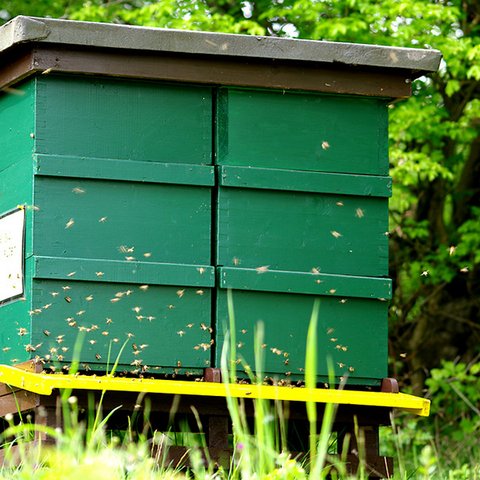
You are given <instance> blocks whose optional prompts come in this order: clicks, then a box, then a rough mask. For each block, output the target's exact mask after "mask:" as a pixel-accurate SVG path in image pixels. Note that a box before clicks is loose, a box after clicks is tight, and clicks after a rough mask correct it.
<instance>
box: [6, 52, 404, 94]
mask: <svg viewBox="0 0 480 480" xmlns="http://www.w3.org/2000/svg"><path fill="white" fill-rule="evenodd" d="M27 55H28V57H27V59H26V61H23V62H20V64H19V65H18V66H16V65H15V64H14V63H8V62H5V63H4V64H3V68H2V66H0V88H1V87H4V86H5V85H10V84H11V83H12V82H14V81H16V80H18V79H21V78H24V77H26V76H29V75H33V74H35V73H37V72H44V71H54V72H63V73H75V74H90V75H91V74H94V75H102V76H111V77H124V78H132V79H154V80H161V81H173V82H190V83H194V84H207V85H214V86H217V85H233V86H247V87H261V88H277V89H286V90H292V89H293V90H305V91H315V92H327V93H341V94H356V95H366V96H380V97H388V98H406V97H409V96H410V95H411V81H410V79H411V77H412V74H411V72H408V71H400V72H398V73H387V72H385V71H381V70H378V69H366V70H361V69H358V68H357V69H353V70H345V69H342V68H336V67H333V66H330V67H328V66H318V65H312V64H309V63H303V64H299V63H298V62H282V61H272V60H270V61H265V62H258V61H254V60H251V59H238V58H237V59H229V58H228V57H223V58H211V57H209V56H204V57H203V58H199V56H198V55H181V56H178V55H177V56H175V55H168V54H153V55H152V54H148V53H145V52H143V53H142V52H135V55H132V53H131V52H128V51H127V52H123V51H116V52H114V51H112V50H110V49H109V50H106V49H101V48H98V49H95V50H94V51H93V50H91V49H89V50H82V49H78V48H77V49H70V50H68V49H62V48H58V47H54V46H47V45H37V46H36V47H35V48H34V49H32V50H31V51H27Z"/></svg>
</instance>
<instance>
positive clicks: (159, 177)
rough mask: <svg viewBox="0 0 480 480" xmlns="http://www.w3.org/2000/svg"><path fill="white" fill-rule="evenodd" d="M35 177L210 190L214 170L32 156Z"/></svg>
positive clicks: (73, 157) (196, 166)
mask: <svg viewBox="0 0 480 480" xmlns="http://www.w3.org/2000/svg"><path fill="white" fill-rule="evenodd" d="M35 158H36V168H35V174H36V175H47V176H54V177H72V178H93V179H105V180H124V181H133V182H147V183H172V184H178V185H200V186H212V185H214V183H215V176H214V167H213V166H210V165H194V164H184V163H157V162H152V161H133V160H118V159H106V158H90V157H76V156H68V155H35Z"/></svg>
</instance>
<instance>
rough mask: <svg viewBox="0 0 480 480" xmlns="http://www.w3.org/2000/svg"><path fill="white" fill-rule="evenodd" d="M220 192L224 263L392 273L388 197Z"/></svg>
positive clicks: (220, 261)
mask: <svg viewBox="0 0 480 480" xmlns="http://www.w3.org/2000/svg"><path fill="white" fill-rule="evenodd" d="M279 187H280V186H279ZM219 190H220V191H219V197H218V198H219V200H218V245H217V258H218V264H219V265H223V266H231V267H235V266H238V267H241V268H258V267H268V268H269V269H270V270H292V271H299V272H311V271H312V269H316V270H318V271H320V272H322V273H332V274H333V273H334V274H344V275H359V276H369V277H375V276H386V275H387V273H388V238H387V236H386V232H387V230H388V208H387V199H386V198H385V199H384V198H369V197H359V196H346V195H345V196H344V195H322V194H309V193H303V192H290V191H285V192H283V191H279V190H275V191H274V190H271V191H269V190H254V189H240V188H220V189H219Z"/></svg>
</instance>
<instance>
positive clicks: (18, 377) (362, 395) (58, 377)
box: [0, 365, 430, 416]
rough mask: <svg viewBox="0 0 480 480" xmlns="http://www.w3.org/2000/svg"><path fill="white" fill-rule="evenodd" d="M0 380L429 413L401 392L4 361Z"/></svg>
mask: <svg viewBox="0 0 480 480" xmlns="http://www.w3.org/2000/svg"><path fill="white" fill-rule="evenodd" d="M0 382H2V383H6V384H8V385H11V386H14V387H17V388H22V389H24V390H28V391H30V392H34V393H38V394H40V395H50V394H51V393H52V392H53V389H72V390H100V391H103V390H105V391H117V392H146V393H159V394H178V395H198V396H210V397H226V396H231V397H234V398H255V399H266V400H288V401H292V402H315V403H334V404H338V405H357V406H370V407H386V408H399V409H402V410H406V411H408V412H411V413H414V414H416V415H421V416H428V415H429V413H430V401H429V400H427V399H424V398H419V397H415V396H413V395H406V394H404V393H383V392H363V391H358V390H327V389H319V388H299V387H288V386H282V387H279V386H273V385H248V384H224V383H207V382H192V381H181V380H179V381H177V380H157V379H155V380H153V379H142V378H119V377H113V376H108V375H106V376H96V375H88V376H87V375H64V374H45V373H32V372H28V371H25V370H20V369H18V368H15V367H10V366H7V365H0Z"/></svg>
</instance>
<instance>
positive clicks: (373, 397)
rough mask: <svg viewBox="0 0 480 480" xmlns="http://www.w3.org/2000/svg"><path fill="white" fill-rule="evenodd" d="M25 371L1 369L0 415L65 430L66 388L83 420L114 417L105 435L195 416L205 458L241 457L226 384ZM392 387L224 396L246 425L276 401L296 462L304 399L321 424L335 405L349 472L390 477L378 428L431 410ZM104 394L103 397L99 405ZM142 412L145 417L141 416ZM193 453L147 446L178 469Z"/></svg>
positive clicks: (175, 426) (237, 389) (301, 451)
mask: <svg viewBox="0 0 480 480" xmlns="http://www.w3.org/2000/svg"><path fill="white" fill-rule="evenodd" d="M22 367H23V368H24V369H25V370H22V369H21V368H13V367H6V366H0V380H1V381H2V382H5V383H3V384H2V390H1V396H0V416H5V415H6V414H16V413H18V412H19V411H20V412H21V413H22V415H25V414H27V413H31V414H32V415H33V417H34V420H35V422H36V423H38V424H40V425H44V426H48V427H52V428H62V425H63V423H62V418H63V416H62V410H61V409H62V405H61V395H62V391H63V390H65V389H67V390H68V391H69V392H71V393H70V395H73V396H75V397H76V399H77V402H78V407H79V411H80V412H84V414H85V412H86V411H87V410H88V406H89V405H96V406H97V408H101V409H102V412H103V416H104V417H105V416H107V415H109V414H110V413H112V412H113V413H112V415H111V416H110V417H109V420H108V425H107V428H108V429H109V430H117V431H122V430H126V429H127V428H128V427H129V426H130V425H132V417H133V418H134V420H133V430H135V427H138V431H140V432H141V431H142V430H143V431H148V432H149V433H153V432H155V431H156V432H169V431H170V432H182V431H183V432H184V431H185V429H186V431H190V432H201V430H199V428H200V427H199V424H198V422H197V417H196V414H198V418H199V419H200V425H201V429H202V430H203V433H204V434H205V443H204V446H205V447H206V449H207V452H208V454H205V457H207V456H208V457H209V458H211V459H213V460H214V461H215V462H216V463H217V464H218V465H222V466H225V467H228V465H229V462H230V459H231V457H232V455H234V454H238V452H236V449H235V446H234V445H232V444H231V425H230V415H229V412H228V408H227V403H226V400H225V395H226V391H227V389H226V387H227V386H226V385H224V384H223V383H211V382H191V381H188V382H185V381H168V380H142V379H126V378H114V377H101V376H95V375H94V376H84V375H63V374H45V373H41V367H39V365H38V364H34V363H33V362H29V363H28V364H25V365H22ZM205 376H206V378H209V379H215V380H220V375H219V372H218V371H216V370H208V371H207V372H206V375H205ZM7 385H9V386H7ZM395 385H396V382H394V381H393V382H392V380H391V379H388V380H386V381H385V382H384V388H385V389H387V390H389V391H388V392H364V391H346V390H345V391H339V390H334V391H332V390H325V389H315V390H311V389H306V388H290V387H273V386H265V385H261V386H258V385H246V384H233V385H228V390H229V391H230V394H231V395H232V396H233V397H238V398H239V399H241V401H242V402H244V403H243V406H244V408H245V412H246V416H247V418H248V419H249V422H250V423H251V424H253V418H254V414H255V411H254V405H253V401H254V399H255V398H264V399H269V400H272V401H273V400H275V401H277V402H281V403H282V405H283V409H284V413H285V414H286V418H287V420H286V425H287V431H288V432H289V434H288V443H289V450H290V451H292V452H293V453H292V455H294V456H297V455H298V456H305V457H306V455H307V453H306V452H307V449H308V436H309V422H308V419H307V416H306V409H305V402H306V401H307V400H309V399H312V400H313V401H315V402H317V410H318V412H317V414H318V418H319V419H321V418H322V416H323V412H324V408H325V402H332V399H335V402H336V403H337V404H338V407H337V411H336V416H335V420H334V423H333V426H332V431H333V432H336V434H337V454H338V455H339V457H340V458H343V459H344V460H345V461H346V464H347V467H348V468H349V470H350V471H352V472H355V471H356V470H357V469H358V467H359V464H360V462H362V461H364V462H365V463H364V465H365V468H366V471H367V472H368V474H369V478H389V477H390V476H391V475H392V473H393V463H392V459H391V458H387V457H383V456H380V455H379V439H378V431H379V427H380V426H383V425H389V424H390V413H391V411H392V409H393V408H402V409H406V410H408V411H411V412H412V413H416V414H419V415H428V410H429V401H428V400H424V399H420V398H417V397H413V396H410V395H405V394H401V393H398V390H396V389H395ZM392 386H393V391H392ZM20 387H22V388H20ZM122 389H125V390H122ZM127 389H128V390H129V391H126V390H127ZM395 390H396V391H395ZM102 391H105V392H106V393H105V395H104V396H103V398H102V401H101V405H99V402H100V397H101V392H102ZM162 391H163V392H165V393H161V392H162ZM119 407H120V408H119ZM146 411H148V418H144V417H143V413H144V412H146ZM137 422H138V423H137ZM320 423H321V422H320ZM320 423H319V425H318V428H320ZM182 429H183V430H182ZM35 442H36V443H38V442H43V443H51V442H52V439H51V438H49V437H48V436H46V435H45V434H44V433H38V434H37V436H36V439H35ZM192 447H193V446H192V445H186V446H168V448H163V449H161V448H160V449H159V448H157V447H155V446H152V454H153V455H155V457H156V458H157V459H158V460H159V461H163V462H167V464H171V465H174V466H178V465H181V464H185V462H187V461H188V454H187V450H188V449H189V448H192ZM332 458H334V457H332Z"/></svg>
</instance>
